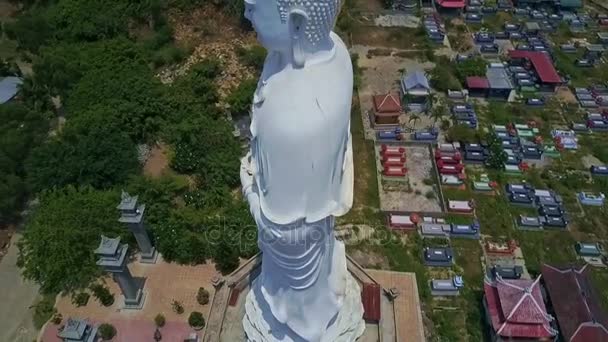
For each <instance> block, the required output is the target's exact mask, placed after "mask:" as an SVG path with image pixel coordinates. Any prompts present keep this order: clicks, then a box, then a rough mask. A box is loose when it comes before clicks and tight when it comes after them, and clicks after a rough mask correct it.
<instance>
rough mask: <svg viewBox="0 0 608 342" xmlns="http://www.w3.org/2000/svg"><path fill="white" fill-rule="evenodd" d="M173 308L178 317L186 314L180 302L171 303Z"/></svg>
mask: <svg viewBox="0 0 608 342" xmlns="http://www.w3.org/2000/svg"><path fill="white" fill-rule="evenodd" d="M171 308H172V309H173V312H175V313H176V314H178V315H181V314H183V313H184V306H183V305H182V303H181V302H178V301H176V300H174V301H173V303H171Z"/></svg>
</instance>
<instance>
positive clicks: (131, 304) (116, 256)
mask: <svg viewBox="0 0 608 342" xmlns="http://www.w3.org/2000/svg"><path fill="white" fill-rule="evenodd" d="M128 249H129V246H128V245H127V244H120V238H119V237H118V238H115V239H110V238H109V237H107V236H103V235H102V236H101V242H100V243H99V247H97V249H96V250H95V254H96V255H97V256H99V260H97V265H99V266H101V267H103V269H104V270H105V271H106V272H110V273H112V276H113V278H114V281H116V282H117V283H118V286H120V290H121V291H122V294H123V296H124V297H125V301H124V307H123V308H124V309H134V310H139V309H141V308H142V307H143V304H144V300H145V293H144V291H143V286H142V285H143V282H138V281H136V280H135V278H133V276H132V275H131V272H130V271H129V268H128V267H127V252H128Z"/></svg>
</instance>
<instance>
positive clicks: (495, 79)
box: [486, 67, 513, 89]
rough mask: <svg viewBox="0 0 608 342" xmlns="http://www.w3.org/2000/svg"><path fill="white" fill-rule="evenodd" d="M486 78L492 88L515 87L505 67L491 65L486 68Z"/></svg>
mask: <svg viewBox="0 0 608 342" xmlns="http://www.w3.org/2000/svg"><path fill="white" fill-rule="evenodd" d="M486 78H487V79H488V84H489V85H490V89H513V83H511V79H510V78H509V75H508V74H507V70H506V69H505V68H504V67H489V68H488V69H487V70H486Z"/></svg>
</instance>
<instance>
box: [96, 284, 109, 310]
mask: <svg viewBox="0 0 608 342" xmlns="http://www.w3.org/2000/svg"><path fill="white" fill-rule="evenodd" d="M91 291H93V296H95V298H97V300H98V301H99V302H100V303H101V305H103V306H111V305H112V304H114V295H113V294H112V293H111V292H110V290H109V289H108V288H107V287H105V286H103V285H99V284H95V285H91Z"/></svg>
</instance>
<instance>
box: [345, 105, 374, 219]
mask: <svg viewBox="0 0 608 342" xmlns="http://www.w3.org/2000/svg"><path fill="white" fill-rule="evenodd" d="M358 104H359V101H358V99H356V98H355V101H354V105H353V108H352V114H351V134H352V143H353V159H354V161H353V162H354V168H355V184H354V199H353V207H352V209H351V210H350V212H349V213H348V214H346V215H345V216H343V217H342V218H340V223H370V224H382V215H381V213H380V197H379V194H378V181H377V175H376V161H375V160H374V158H375V154H374V144H373V142H372V141H367V140H365V131H364V127H363V122H362V118H361V112H360V108H359V105H358Z"/></svg>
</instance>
